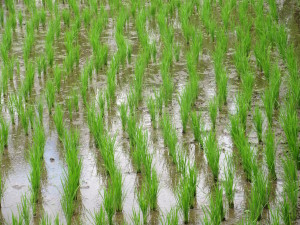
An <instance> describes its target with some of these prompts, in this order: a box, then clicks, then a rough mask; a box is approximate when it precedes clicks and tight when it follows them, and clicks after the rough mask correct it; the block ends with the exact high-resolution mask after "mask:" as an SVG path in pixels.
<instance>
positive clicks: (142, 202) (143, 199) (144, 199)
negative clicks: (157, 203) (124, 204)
mask: <svg viewBox="0 0 300 225" xmlns="http://www.w3.org/2000/svg"><path fill="white" fill-rule="evenodd" d="M137 199H138V203H139V206H140V208H141V211H142V214H143V222H144V224H147V220H148V207H149V197H148V194H147V187H146V186H145V185H144V184H143V185H142V186H141V188H140V190H139V191H137Z"/></svg>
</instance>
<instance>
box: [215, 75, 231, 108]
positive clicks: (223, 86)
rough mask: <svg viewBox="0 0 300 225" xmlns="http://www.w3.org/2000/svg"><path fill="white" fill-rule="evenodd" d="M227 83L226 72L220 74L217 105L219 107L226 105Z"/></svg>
mask: <svg viewBox="0 0 300 225" xmlns="http://www.w3.org/2000/svg"><path fill="white" fill-rule="evenodd" d="M227 81H228V77H227V74H226V72H225V71H224V72H221V74H220V79H219V81H218V96H217V97H218V105H219V107H221V106H222V105H224V104H225V105H226V103H227Z"/></svg>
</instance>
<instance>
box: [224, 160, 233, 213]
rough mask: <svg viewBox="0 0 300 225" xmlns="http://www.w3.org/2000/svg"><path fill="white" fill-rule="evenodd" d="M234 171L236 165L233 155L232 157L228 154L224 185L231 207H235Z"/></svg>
mask: <svg viewBox="0 0 300 225" xmlns="http://www.w3.org/2000/svg"><path fill="white" fill-rule="evenodd" d="M234 173H235V167H234V164H233V159H232V156H231V157H230V156H226V168H225V167H224V175H225V180H224V183H223V186H224V189H225V194H226V198H227V201H228V205H229V208H233V207H234V195H235V187H234Z"/></svg>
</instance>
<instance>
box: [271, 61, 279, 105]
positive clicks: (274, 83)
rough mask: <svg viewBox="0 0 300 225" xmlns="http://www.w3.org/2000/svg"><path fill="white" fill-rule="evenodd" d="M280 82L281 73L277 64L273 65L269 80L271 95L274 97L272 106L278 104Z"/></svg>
mask: <svg viewBox="0 0 300 225" xmlns="http://www.w3.org/2000/svg"><path fill="white" fill-rule="evenodd" d="M280 84H281V74H280V70H279V67H278V65H275V66H274V68H273V69H272V76H271V77H270V80H269V88H270V89H271V90H272V95H273V98H274V107H275V108H278V106H279V90H280Z"/></svg>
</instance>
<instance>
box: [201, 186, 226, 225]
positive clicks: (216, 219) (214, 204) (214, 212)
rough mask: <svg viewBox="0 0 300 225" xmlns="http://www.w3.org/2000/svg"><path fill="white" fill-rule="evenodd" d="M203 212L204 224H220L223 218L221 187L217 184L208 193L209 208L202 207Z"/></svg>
mask: <svg viewBox="0 0 300 225" xmlns="http://www.w3.org/2000/svg"><path fill="white" fill-rule="evenodd" d="M204 214H205V216H204V224H221V222H222V221H223V220H225V211H224V207H223V189H222V188H220V187H219V186H218V185H216V186H215V188H214V190H213V191H212V193H211V194H210V201H209V208H207V207H205V208H204ZM208 218H209V219H208Z"/></svg>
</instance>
